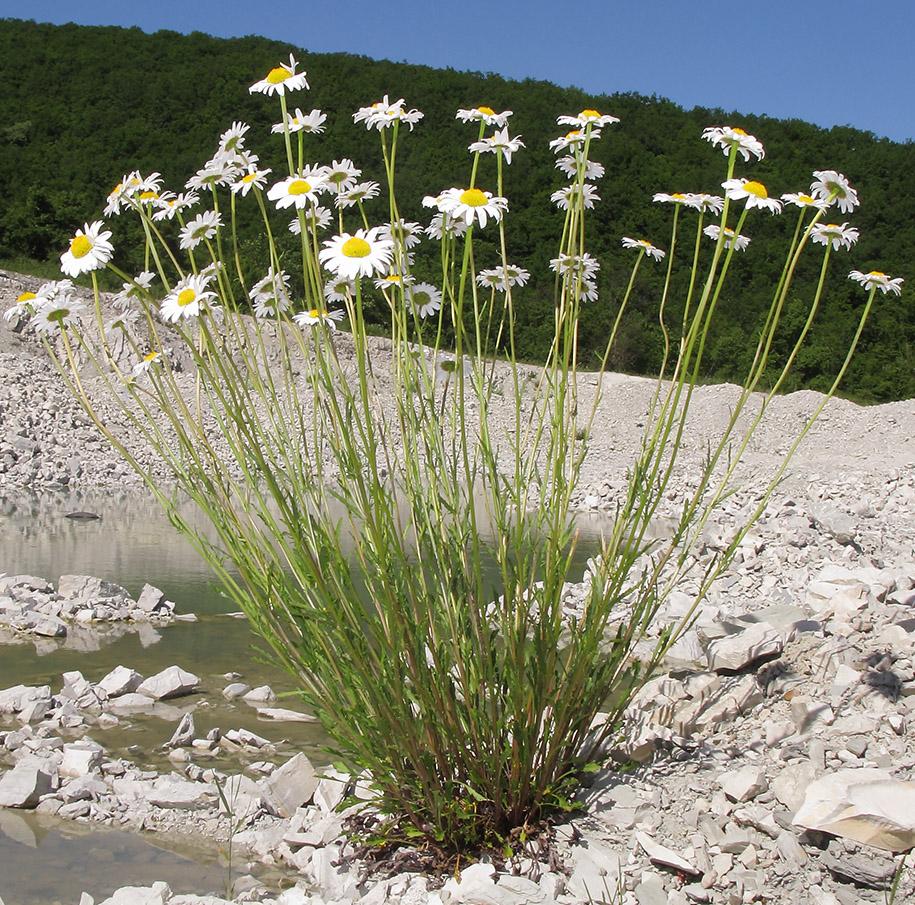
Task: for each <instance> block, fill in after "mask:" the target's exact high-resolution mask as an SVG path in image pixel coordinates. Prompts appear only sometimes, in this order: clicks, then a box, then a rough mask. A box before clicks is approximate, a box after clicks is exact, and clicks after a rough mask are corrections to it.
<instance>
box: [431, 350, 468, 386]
mask: <svg viewBox="0 0 915 905" xmlns="http://www.w3.org/2000/svg"><path fill="white" fill-rule="evenodd" d="M462 370H463V362H459V361H458V360H457V359H456V358H455V357H454V356H453V355H439V356H438V358H436V360H435V382H436V383H441V384H445V385H447V384H448V383H449V382H450V380H451V378H452V377H454V375H455V374H457V373H458V371H462Z"/></svg>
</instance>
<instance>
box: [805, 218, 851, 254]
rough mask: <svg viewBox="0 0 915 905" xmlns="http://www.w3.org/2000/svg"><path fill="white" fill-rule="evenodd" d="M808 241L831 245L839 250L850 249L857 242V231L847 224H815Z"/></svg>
mask: <svg viewBox="0 0 915 905" xmlns="http://www.w3.org/2000/svg"><path fill="white" fill-rule="evenodd" d="M810 239H811V241H813V242H817V243H818V244H820V245H832V247H833V249H834V250H836V251H838V250H839V249H840V248H851V247H852V245H854V244H855V242H857V241H858V230H856V229H855V228H854V227H853V226H849V225H848V224H847V223H842V224H841V225H840V224H838V223H817V224H816V226H814V227H813V229H812V230H811V232H810Z"/></svg>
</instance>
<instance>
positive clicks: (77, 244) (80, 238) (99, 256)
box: [60, 220, 114, 277]
mask: <svg viewBox="0 0 915 905" xmlns="http://www.w3.org/2000/svg"><path fill="white" fill-rule="evenodd" d="M104 226H105V224H104V223H102V221H101V220H95V221H93V222H92V223H84V224H83V228H82V229H78V230H77V231H76V235H75V236H74V237H73V238H72V239H71V240H70V247H69V248H68V249H67V250H66V251H65V252H64V253H63V254H62V255H61V256H60V269H61V270H62V271H63V272H64V273H65V274H66V275H67V276H68V277H76V276H79V275H80V274H81V273H89V271H90V270H98V269H99V268H100V267H104V266H105V265H106V264H107V263H108V262H109V261H110V260H111V259H112V257H114V247H113V246H112V244H111V243H110V242H109V241H108V240H109V239H110V238H111V231H110V230H107V229H105V228H104Z"/></svg>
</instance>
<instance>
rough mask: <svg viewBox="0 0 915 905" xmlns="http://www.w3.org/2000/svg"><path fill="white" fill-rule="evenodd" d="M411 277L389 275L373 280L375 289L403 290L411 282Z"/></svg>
mask: <svg viewBox="0 0 915 905" xmlns="http://www.w3.org/2000/svg"><path fill="white" fill-rule="evenodd" d="M413 279H414V278H413V277H412V276H410V275H409V274H405V273H389V274H387V275H385V276H383V277H376V278H375V288H376V289H382V290H383V289H393V288H394V287H399V288H401V289H402V288H404V287H406V286H409V285H410V283H412V282H413Z"/></svg>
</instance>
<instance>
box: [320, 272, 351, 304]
mask: <svg viewBox="0 0 915 905" xmlns="http://www.w3.org/2000/svg"><path fill="white" fill-rule="evenodd" d="M355 293H356V283H355V281H354V280H351V279H349V277H336V278H335V279H333V280H328V282H327V283H326V284H325V286H324V298H325V299H326V300H327V301H328V302H345V301H346V300H347V299H351V298H352V297H353V296H354V295H355Z"/></svg>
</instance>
